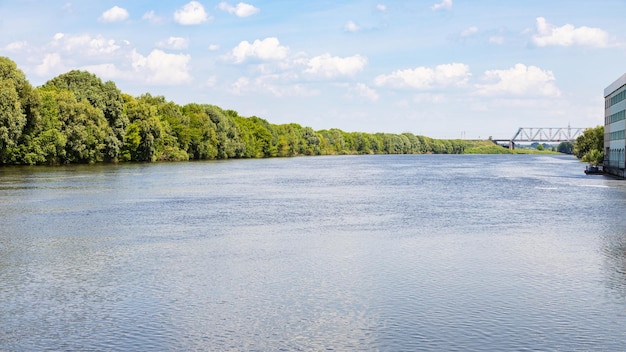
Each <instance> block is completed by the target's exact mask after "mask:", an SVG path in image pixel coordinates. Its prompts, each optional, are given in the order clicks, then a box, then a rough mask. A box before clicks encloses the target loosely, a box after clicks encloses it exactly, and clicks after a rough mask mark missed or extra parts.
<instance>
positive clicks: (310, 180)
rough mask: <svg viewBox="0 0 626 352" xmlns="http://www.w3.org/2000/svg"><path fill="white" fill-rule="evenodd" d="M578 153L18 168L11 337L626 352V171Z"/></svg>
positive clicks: (6, 219)
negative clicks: (615, 172) (587, 167)
mask: <svg viewBox="0 0 626 352" xmlns="http://www.w3.org/2000/svg"><path fill="white" fill-rule="evenodd" d="M583 170H584V165H583V164H581V163H579V162H578V161H576V160H575V159H574V158H572V157H568V156H537V155H399V156H392V155H380V156H335V157H302V158H286V159H262V160H231V161H222V162H188V163H158V164H119V165H93V166H67V167H5V168H0V350H7V351H35V350H37V351H40V350H71V351H74V350H81V351H85V350H86V351H122V350H124V351H126V350H129V351H130V350H132V351H183V350H185V351H187V350H200V351H203V350H206V351H230V350H232V351H267V350H287V351H291V350H305V351H309V350H337V351H346V350H368V351H375V350H381V351H420V350H424V351H429V350H432V351H444V350H445V351H454V350H458V351H480V350H484V351H493V350H499V351H520V350H559V351H563V350H565V351H568V350H594V351H599V350H607V351H608V350H610V351H623V350H626V328H625V327H626V216H624V214H626V182H625V181H621V180H614V179H611V178H607V177H603V176H586V175H584V173H583Z"/></svg>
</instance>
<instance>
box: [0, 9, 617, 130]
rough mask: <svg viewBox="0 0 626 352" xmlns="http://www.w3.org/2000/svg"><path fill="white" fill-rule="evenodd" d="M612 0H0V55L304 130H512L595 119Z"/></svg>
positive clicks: (613, 24) (613, 64)
mask: <svg viewBox="0 0 626 352" xmlns="http://www.w3.org/2000/svg"><path fill="white" fill-rule="evenodd" d="M625 14H626V1H624V0H594V1H589V0H584V1H583V0H567V1H565V0H519V1H518V0H507V1H503V0H414V1H399V0H376V1H367V0H332V1H329V0H316V1H288V0H274V1H272V0H246V2H237V1H220V0H217V1H187V0H182V1H179V0H168V1H155V0H119V1H110V0H91V1H68V0H60V1H57V0H46V1H39V0H0V56H6V57H8V58H10V59H12V60H13V61H15V62H16V63H17V65H18V67H19V68H20V69H21V70H22V71H24V73H25V74H26V76H27V78H28V80H29V82H30V83H31V84H32V85H34V86H40V85H42V84H44V83H45V82H46V81H48V80H49V79H52V78H54V77H56V76H58V75H60V74H62V73H65V72H68V71H70V70H74V69H78V70H85V71H89V72H91V73H94V74H96V75H97V76H98V77H100V78H101V79H102V80H103V81H108V80H111V81H113V82H115V84H116V85H117V87H118V88H119V89H120V90H121V91H122V92H124V93H127V94H131V95H133V96H139V95H141V94H144V93H150V94H152V95H160V96H164V97H165V98H166V99H167V100H168V101H174V102H175V103H177V104H180V105H184V104H188V103H201V104H213V105H217V106H220V107H221V108H223V109H232V110H236V111H237V112H238V113H239V114H240V115H242V116H258V117H261V118H264V119H266V120H267V121H269V122H270V123H275V124H282V123H298V124H300V125H302V126H308V127H312V128H313V129H315V130H322V129H330V128H339V129H342V130H344V131H346V132H355V131H358V132H368V133H375V132H387V133H404V132H410V133H414V134H417V135H424V136H429V137H432V138H463V139H476V138H482V139H486V138H488V137H490V136H492V137H493V138H495V139H505V138H510V137H512V136H513V135H514V134H515V132H516V131H517V129H518V128H519V127H542V128H547V127H567V126H571V127H576V128H580V127H583V128H586V127H595V126H597V125H602V124H603V121H604V97H603V91H604V88H606V87H607V86H608V85H610V84H611V83H612V82H613V81H615V80H616V79H618V78H619V77H620V76H621V75H623V74H624V73H626V25H625V23H626V17H625V16H626V15H625Z"/></svg>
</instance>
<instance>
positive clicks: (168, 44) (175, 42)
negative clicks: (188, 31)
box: [157, 37, 189, 50]
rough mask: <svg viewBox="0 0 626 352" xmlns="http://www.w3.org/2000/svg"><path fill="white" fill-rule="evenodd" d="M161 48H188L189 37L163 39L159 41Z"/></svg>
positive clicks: (158, 44)
mask: <svg viewBox="0 0 626 352" xmlns="http://www.w3.org/2000/svg"><path fill="white" fill-rule="evenodd" d="M157 46H158V47H160V48H166V49H174V50H182V49H187V47H188V46H189V38H183V37H169V38H167V40H162V41H160V42H158V43H157Z"/></svg>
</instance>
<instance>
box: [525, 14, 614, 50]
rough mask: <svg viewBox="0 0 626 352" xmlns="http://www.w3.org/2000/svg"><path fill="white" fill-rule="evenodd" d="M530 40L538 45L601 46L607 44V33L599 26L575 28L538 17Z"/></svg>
mask: <svg viewBox="0 0 626 352" xmlns="http://www.w3.org/2000/svg"><path fill="white" fill-rule="evenodd" d="M532 41H533V43H534V44H535V45H537V46H540V47H544V46H551V45H554V46H574V45H579V46H591V47H599V48H603V47H607V46H609V34H608V33H607V32H605V31H604V30H602V29H600V28H590V27H578V28H576V27H574V26H573V25H571V24H566V25H564V26H562V27H556V26H554V25H552V24H549V23H548V22H547V21H546V19H545V18H543V17H538V18H537V34H535V35H533V38H532Z"/></svg>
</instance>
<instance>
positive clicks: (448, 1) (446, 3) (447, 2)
mask: <svg viewBox="0 0 626 352" xmlns="http://www.w3.org/2000/svg"><path fill="white" fill-rule="evenodd" d="M430 8H431V9H432V10H433V11H437V10H449V9H451V8H452V0H441V2H439V3H436V4H434V5H433V6H431V7H430Z"/></svg>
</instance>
